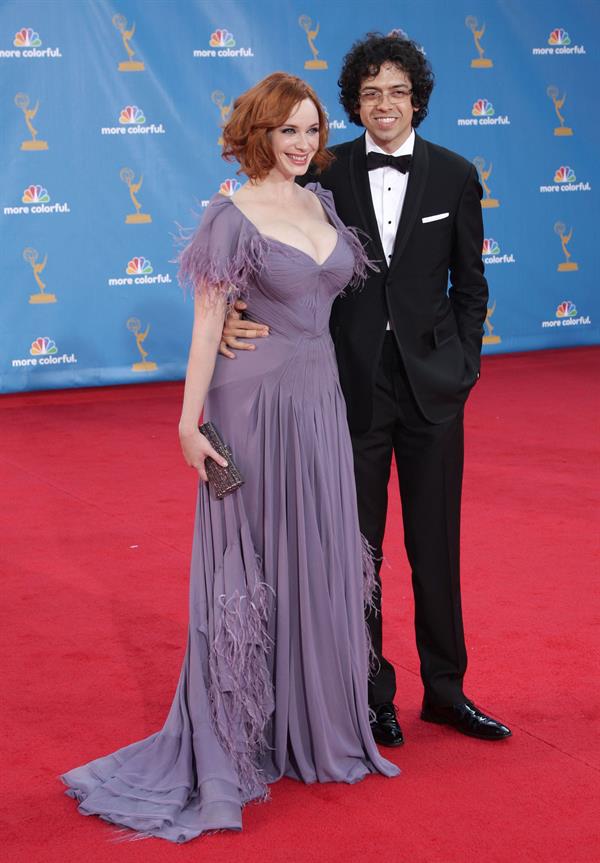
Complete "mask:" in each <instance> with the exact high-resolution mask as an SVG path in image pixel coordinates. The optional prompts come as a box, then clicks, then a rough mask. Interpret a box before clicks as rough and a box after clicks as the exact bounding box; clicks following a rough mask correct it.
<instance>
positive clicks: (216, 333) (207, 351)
mask: <svg viewBox="0 0 600 863" xmlns="http://www.w3.org/2000/svg"><path fill="white" fill-rule="evenodd" d="M225 310H226V303H225V299H224V298H219V297H217V296H215V295H214V293H212V292H208V291H203V292H202V293H200V292H198V291H197V292H196V294H195V298H194V327H193V330H192V342H191V345H190V353H189V358H188V365H187V372H186V375H185V389H184V392H183V405H182V408H181V418H180V420H179V441H180V443H181V449H182V451H183V457H184V458H185V460H186V462H187V464H188V465H189V466H190V467H194V468H196V470H197V471H198V474H199V476H200V479H202V480H204V481H205V482H206V478H207V477H206V469H205V467H204V461H205V459H206V458H207V457H208V456H210V458H212V459H214V460H215V461H216V462H218V464H220V465H222V466H223V467H226V465H227V462H226V461H225V459H224V458H222V457H221V456H220V455H219V454H218V453H217V452H215V450H214V449H213V448H212V446H211V445H210V444H209V442H208V441H207V439H206V438H205V437H204V435H202V434H200V431H199V429H198V420H199V419H200V415H201V413H202V410H203V408H204V401H205V399H206V394H207V392H208V387H209V385H210V381H211V378H212V376H213V371H214V368H215V361H216V357H217V351H218V349H219V343H220V341H221V333H222V331H223V321H224V320H225Z"/></svg>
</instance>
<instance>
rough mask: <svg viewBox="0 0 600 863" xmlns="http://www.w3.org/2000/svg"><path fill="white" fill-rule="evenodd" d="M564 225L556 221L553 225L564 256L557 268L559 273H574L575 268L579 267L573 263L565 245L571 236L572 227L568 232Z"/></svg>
mask: <svg viewBox="0 0 600 863" xmlns="http://www.w3.org/2000/svg"><path fill="white" fill-rule="evenodd" d="M566 230H567V229H566V227H565V225H564V224H563V222H556V223H555V225H554V233H555V234H556V235H557V237H559V238H560V244H561V246H562V250H563V255H564V256H565V259H564V261H561V262H560V264H559V265H558V266H557V268H556V269H557V270H558V272H559V273H574V272H575V270H578V269H579V265H578V264H576V263H575V261H572V260H571V253H570V252H569V250H568V249H567V246H568V245H569V243H570V242H571V237H572V236H573V228H571V230H570V231H569V233H568V234H567V233H565V231H566Z"/></svg>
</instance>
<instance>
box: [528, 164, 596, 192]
mask: <svg viewBox="0 0 600 863" xmlns="http://www.w3.org/2000/svg"><path fill="white" fill-rule="evenodd" d="M552 180H553V182H552V183H547V184H545V185H541V186H540V192H590V191H591V189H592V186H591V183H589V182H587V181H586V182H583V181H579V182H577V177H576V176H575V171H574V170H573V168H571V166H570V165H560V166H559V167H558V168H557V169H556V171H555V172H554V176H553V178H552Z"/></svg>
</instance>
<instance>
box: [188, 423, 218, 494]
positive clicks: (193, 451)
mask: <svg viewBox="0 0 600 863" xmlns="http://www.w3.org/2000/svg"><path fill="white" fill-rule="evenodd" d="M179 442H180V443H181V449H182V452H183V457H184V459H185V460H186V463H187V464H188V465H189V466H190V467H193V468H195V469H196V470H197V471H198V476H199V477H200V479H201V480H203V481H204V482H207V480H208V477H207V476H206V466H205V464H204V462H205V461H206V459H207V458H212V459H214V461H216V462H217V464H220V465H221V467H227V461H226V460H225V459H224V458H223V457H222V456H220V455H219V453H218V452H217V451H216V450H215V449H214V448H213V447H212V446H211V445H210V443H209V442H208V440H207V439H206V438H205V437H204V435H203V434H201V433H200V429H198V428H193V429H186V428H182V427H181V426H180V427H179Z"/></svg>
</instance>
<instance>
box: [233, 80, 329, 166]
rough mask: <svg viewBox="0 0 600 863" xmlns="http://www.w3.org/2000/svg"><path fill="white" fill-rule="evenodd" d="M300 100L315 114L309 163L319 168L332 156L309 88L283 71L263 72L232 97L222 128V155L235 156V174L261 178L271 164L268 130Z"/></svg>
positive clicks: (318, 106)
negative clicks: (316, 125)
mask: <svg viewBox="0 0 600 863" xmlns="http://www.w3.org/2000/svg"><path fill="white" fill-rule="evenodd" d="M304 99H310V100H311V102H313V103H314V106H315V108H316V109H317V114H318V115H319V148H318V150H317V151H316V153H315V155H314V156H313V159H312V164H313V165H315V167H316V168H317V169H318V170H319V171H322V170H323V169H324V168H326V167H327V166H328V165H329V164H330V162H331V161H332V159H333V156H332V154H331V153H330V152H329V151H328V150H327V149H326V147H327V136H328V126H327V117H326V116H325V111H324V110H323V108H322V106H321V104H320V102H319V100H318V98H317V94H316V93H315V91H314V90H313V88H312V87H310V86H309V85H308V84H307V83H306V81H303V80H302V78H297V77H296V75H288V74H287V72H273V73H272V74H271V75H267V77H266V78H263V80H262V81H259V82H258V84H255V85H254V87H251V88H250V89H249V90H246V92H245V93H242V95H241V96H239V97H238V98H237V99H236V100H235V102H234V103H233V112H232V114H231V118H230V120H229V121H228V123H227V124H226V125H225V128H224V129H223V142H224V144H223V158H224V159H227V160H228V161H233V160H234V159H237V161H238V162H239V163H240V166H241V167H240V170H239V171H238V174H239V173H244V174H246V176H248V177H249V178H250V179H251V180H262V179H264V178H265V177H266V176H267V174H268V173H269V171H270V170H271V168H272V167H273V165H274V164H275V158H274V156H273V151H272V148H271V141H270V138H269V133H270V132H271V131H272V130H273V129H277V127H278V126H283V125H284V123H285V122H286V120H287V119H288V118H289V116H290V114H291V113H292V112H293V110H294V108H295V107H296V105H298V104H299V103H300V102H302V101H304Z"/></svg>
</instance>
